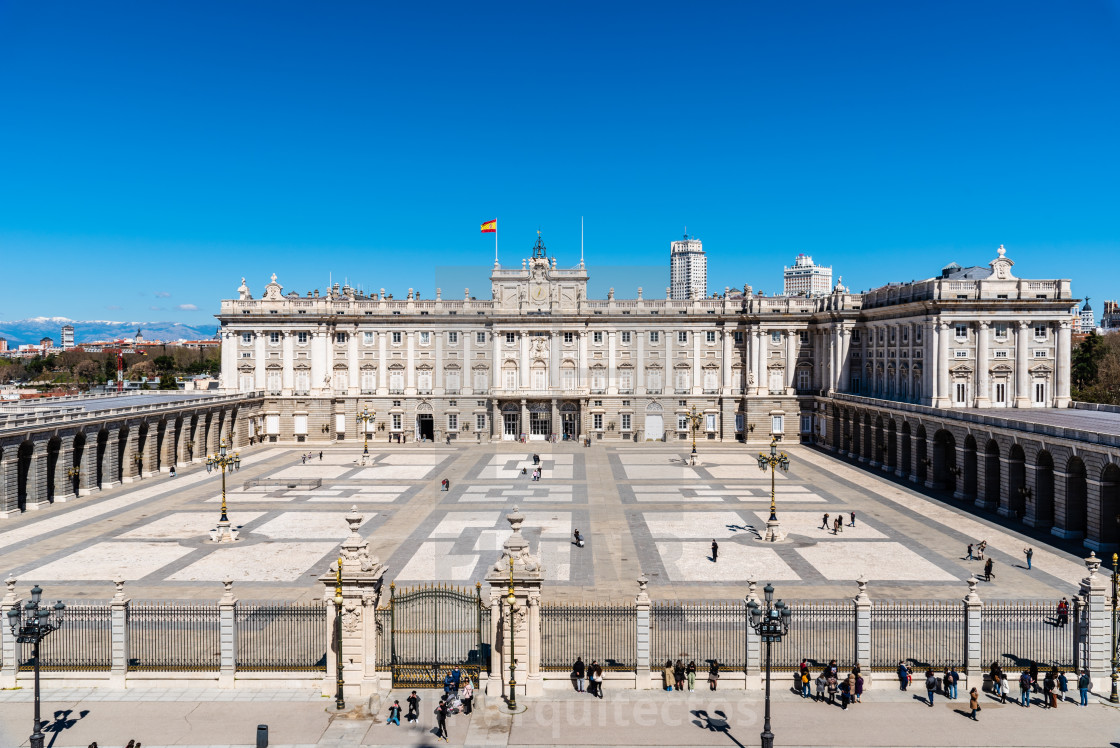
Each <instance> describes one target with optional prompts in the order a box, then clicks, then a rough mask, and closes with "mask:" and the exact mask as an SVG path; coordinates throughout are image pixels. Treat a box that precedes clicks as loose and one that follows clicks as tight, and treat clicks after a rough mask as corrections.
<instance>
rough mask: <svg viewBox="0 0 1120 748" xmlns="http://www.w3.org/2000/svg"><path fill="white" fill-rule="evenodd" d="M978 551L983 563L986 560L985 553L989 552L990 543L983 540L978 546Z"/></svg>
mask: <svg viewBox="0 0 1120 748" xmlns="http://www.w3.org/2000/svg"><path fill="white" fill-rule="evenodd" d="M976 550H977V552H978V553H979V560H981V561H983V560H984V551H986V550H988V541H987V540H981V541H980V544H979V545H978V546H976Z"/></svg>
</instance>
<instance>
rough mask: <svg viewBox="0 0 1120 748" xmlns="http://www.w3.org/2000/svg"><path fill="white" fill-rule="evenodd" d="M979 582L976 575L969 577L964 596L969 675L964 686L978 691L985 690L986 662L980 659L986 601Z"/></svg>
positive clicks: (965, 640)
mask: <svg viewBox="0 0 1120 748" xmlns="http://www.w3.org/2000/svg"><path fill="white" fill-rule="evenodd" d="M979 582H980V580H978V579H977V578H976V577H975V576H971V577H969V578H968V594H967V595H965V598H964V636H965V638H964V667H965V670H966V671H967V675H966V676H965V682H964V684H963V686H964V688H966V689H971V688H975V689H976V691H977V692H978V693H979V692H980V691H983V690H984V663H982V662H981V661H980V652H981V644H982V641H983V640H982V637H983V635H984V629H983V627H982V626H981V623H980V622H981V611H982V610H983V609H984V603H983V602H982V601H981V600H980V596H979V595H977V594H976V585H977V584H979Z"/></svg>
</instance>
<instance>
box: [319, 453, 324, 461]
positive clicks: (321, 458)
mask: <svg viewBox="0 0 1120 748" xmlns="http://www.w3.org/2000/svg"><path fill="white" fill-rule="evenodd" d="M322 461H323V453H322V452H320V453H319V462H322Z"/></svg>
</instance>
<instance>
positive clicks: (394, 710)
mask: <svg viewBox="0 0 1120 748" xmlns="http://www.w3.org/2000/svg"><path fill="white" fill-rule="evenodd" d="M385 724H387V725H396V726H397V727H400V726H401V703H400V701H398V700H396V699H393V705H392V706H391V707H389V719H388V720H387V721H386V722H385Z"/></svg>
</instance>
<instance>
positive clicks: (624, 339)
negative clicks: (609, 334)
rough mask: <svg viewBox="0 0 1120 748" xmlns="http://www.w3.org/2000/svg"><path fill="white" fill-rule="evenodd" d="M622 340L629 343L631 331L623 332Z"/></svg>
mask: <svg viewBox="0 0 1120 748" xmlns="http://www.w3.org/2000/svg"><path fill="white" fill-rule="evenodd" d="M622 342H623V343H629V342H630V333H629V332H624V333H622Z"/></svg>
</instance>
